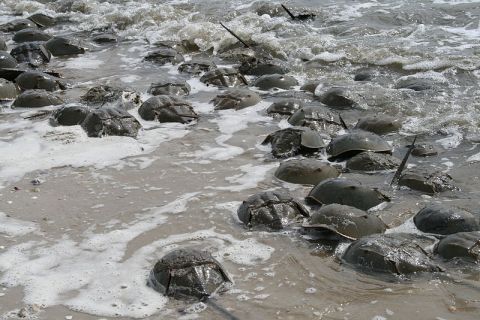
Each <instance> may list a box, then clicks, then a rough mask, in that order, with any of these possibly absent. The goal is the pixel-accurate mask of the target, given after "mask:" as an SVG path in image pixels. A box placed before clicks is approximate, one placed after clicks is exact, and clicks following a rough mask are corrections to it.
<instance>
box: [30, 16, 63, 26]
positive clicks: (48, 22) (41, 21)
mask: <svg viewBox="0 0 480 320" xmlns="http://www.w3.org/2000/svg"><path fill="white" fill-rule="evenodd" d="M27 19H28V20H31V21H33V22H35V24H36V25H37V26H39V27H41V28H46V27H51V26H54V25H55V23H56V20H55V18H53V17H50V16H47V15H46V14H43V13H34V14H32V15H31V16H29V17H28V18H27Z"/></svg>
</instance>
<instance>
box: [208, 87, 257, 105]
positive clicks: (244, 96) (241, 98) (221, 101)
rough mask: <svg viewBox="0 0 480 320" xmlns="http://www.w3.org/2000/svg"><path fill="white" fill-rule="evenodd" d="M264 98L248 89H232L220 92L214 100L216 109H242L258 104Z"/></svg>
mask: <svg viewBox="0 0 480 320" xmlns="http://www.w3.org/2000/svg"><path fill="white" fill-rule="evenodd" d="M261 100H262V98H260V96H259V95H258V94H256V93H255V92H253V91H251V90H248V89H230V90H226V91H225V92H223V93H220V94H218V95H217V96H216V97H215V98H214V99H213V100H212V102H213V104H214V105H215V110H225V109H235V110H240V109H244V108H247V107H250V106H253V105H256V104H257V103H259V102H260V101H261Z"/></svg>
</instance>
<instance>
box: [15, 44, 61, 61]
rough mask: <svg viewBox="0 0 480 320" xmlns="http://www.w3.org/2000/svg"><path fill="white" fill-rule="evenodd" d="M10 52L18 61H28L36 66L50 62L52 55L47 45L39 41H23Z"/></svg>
mask: <svg viewBox="0 0 480 320" xmlns="http://www.w3.org/2000/svg"><path fill="white" fill-rule="evenodd" d="M10 54H11V55H12V57H14V58H15V59H16V60H17V62H18V63H22V62H26V63H28V64H30V65H32V66H34V67H38V66H40V65H43V64H46V63H48V62H50V58H51V57H52V55H51V54H50V52H49V51H48V50H47V48H45V45H43V43H39V42H26V43H22V44H20V45H18V46H16V47H15V48H13V49H12V51H10Z"/></svg>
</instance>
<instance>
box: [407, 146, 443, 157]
mask: <svg viewBox="0 0 480 320" xmlns="http://www.w3.org/2000/svg"><path fill="white" fill-rule="evenodd" d="M437 154H438V149H437V148H436V147H435V146H432V145H430V144H416V145H415V146H414V147H413V150H412V156H415V157H430V156H436V155H437Z"/></svg>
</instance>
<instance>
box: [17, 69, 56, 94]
mask: <svg viewBox="0 0 480 320" xmlns="http://www.w3.org/2000/svg"><path fill="white" fill-rule="evenodd" d="M15 82H16V84H17V85H18V87H19V88H20V89H22V90H28V89H43V90H47V91H56V90H60V89H65V84H64V83H62V82H61V81H60V79H58V78H54V77H52V76H51V75H49V74H46V73H43V72H40V71H25V72H24V73H22V74H20V75H19V76H18V77H17V78H15Z"/></svg>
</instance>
